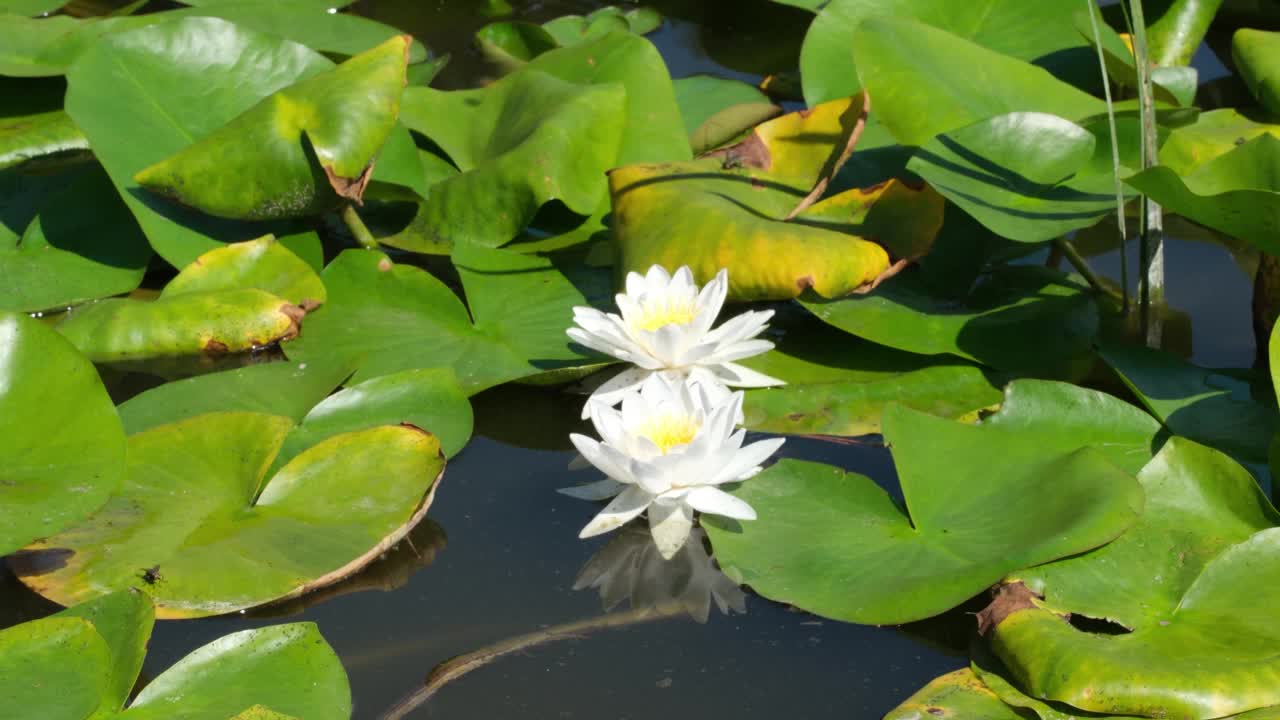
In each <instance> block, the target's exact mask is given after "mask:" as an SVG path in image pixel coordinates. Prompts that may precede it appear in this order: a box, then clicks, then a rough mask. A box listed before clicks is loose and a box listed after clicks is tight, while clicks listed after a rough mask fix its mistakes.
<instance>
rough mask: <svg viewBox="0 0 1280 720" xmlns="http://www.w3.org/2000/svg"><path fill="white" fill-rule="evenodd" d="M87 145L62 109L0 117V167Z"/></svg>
mask: <svg viewBox="0 0 1280 720" xmlns="http://www.w3.org/2000/svg"><path fill="white" fill-rule="evenodd" d="M88 149H89V141H88V140H87V139H86V138H85V136H84V133H83V132H80V128H78V127H76V124H75V123H74V122H72V121H71V116H70V115H67V113H66V112H64V111H63V110H49V111H47V112H38V113H32V114H29V115H16V116H8V117H5V118H0V170H3V169H5V168H11V167H17V166H20V165H22V164H24V163H26V162H29V161H31V160H33V159H36V158H44V157H49V156H52V155H64V154H71V153H80V152H84V151H87V150H88Z"/></svg>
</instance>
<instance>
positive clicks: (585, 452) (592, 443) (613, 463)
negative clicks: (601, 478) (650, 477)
mask: <svg viewBox="0 0 1280 720" xmlns="http://www.w3.org/2000/svg"><path fill="white" fill-rule="evenodd" d="M569 442H572V443H573V446H574V447H576V448H577V449H578V452H580V453H582V457H583V459H585V460H586V461H587V462H589V463H591V464H592V465H594V466H595V468H596V469H597V470H599V471H600V472H602V473H604V474H605V475H608V476H609V477H611V478H613V479H614V480H617V481H619V482H631V480H632V478H631V473H630V471H629V470H628V469H627V466H626V464H625V463H622V464H619V463H618V462H617V458H616V457H615V456H611V455H608V454H606V453H605V452H604V448H605V447H607V446H605V445H601V444H600V443H599V442H597V441H596V440H594V439H592V438H589V437H587V436H586V435H579V434H578V433H570V434H569Z"/></svg>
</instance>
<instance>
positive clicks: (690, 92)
mask: <svg viewBox="0 0 1280 720" xmlns="http://www.w3.org/2000/svg"><path fill="white" fill-rule="evenodd" d="M672 85H673V86H674V87H675V91H676V102H677V103H679V105H680V116H681V117H683V118H684V127H685V131H686V132H687V133H688V134H689V145H690V147H692V148H693V152H694V154H695V155H697V154H701V153H704V152H706V151H708V150H711V149H712V148H715V147H719V146H720V145H723V144H724V143H726V142H729V141H730V140H733V139H734V138H736V137H738V136H739V135H741V134H743V133H745V132H746V131H748V130H750V129H751V128H753V127H755V126H756V125H759V124H760V123H762V122H765V121H767V120H771V119H773V118H775V117H777V116H778V115H781V114H782V108H780V107H778V106H777V105H774V104H773V101H772V100H770V99H769V96H768V95H765V94H764V93H763V92H761V91H760V89H759V88H757V87H756V86H754V85H749V84H747V83H744V82H742V81H741V80H730V79H728V78H721V77H715V76H714V75H691V76H689V77H685V78H680V79H679V80H676V81H674V82H673V83H672Z"/></svg>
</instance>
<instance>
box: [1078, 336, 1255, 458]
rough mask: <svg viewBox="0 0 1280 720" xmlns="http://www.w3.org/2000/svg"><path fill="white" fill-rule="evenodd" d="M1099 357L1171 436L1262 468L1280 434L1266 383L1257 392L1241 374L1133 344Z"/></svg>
mask: <svg viewBox="0 0 1280 720" xmlns="http://www.w3.org/2000/svg"><path fill="white" fill-rule="evenodd" d="M1099 354H1100V355H1101V356H1102V359H1103V360H1105V361H1106V362H1107V364H1108V365H1110V366H1111V368H1112V369H1113V370H1115V371H1116V373H1117V374H1118V375H1120V378H1121V380H1123V381H1124V383H1125V385H1128V386H1129V389H1130V390H1132V391H1133V393H1134V394H1135V395H1137V396H1138V400H1139V401H1141V402H1142V405H1143V407H1145V408H1147V410H1148V411H1150V412H1151V414H1152V415H1155V416H1156V419H1158V420H1159V421H1160V422H1162V423H1164V425H1165V427H1167V428H1169V430H1170V431H1172V432H1173V433H1174V434H1177V435H1181V436H1183V437H1186V438H1190V439H1192V440H1195V441H1196V442H1200V443H1204V444H1206V445H1209V446H1210V447H1214V448H1217V449H1219V450H1222V451H1223V452H1225V453H1228V454H1229V455H1231V456H1232V457H1235V458H1237V459H1239V460H1241V461H1242V462H1253V463H1259V464H1266V462H1267V458H1268V455H1269V453H1270V447H1271V440H1272V438H1273V437H1274V436H1275V434H1276V431H1277V430H1278V429H1280V415H1277V413H1276V408H1275V402H1274V400H1273V397H1274V391H1273V390H1272V389H1271V384H1270V383H1269V382H1267V383H1265V385H1264V387H1265V389H1264V388H1256V389H1255V387H1253V386H1252V385H1251V383H1250V382H1249V380H1248V378H1247V377H1242V376H1241V375H1243V373H1242V372H1240V371H1236V372H1234V373H1233V374H1227V373H1225V372H1217V371H1214V370H1210V369H1206V368H1202V367H1197V366H1195V365H1192V364H1191V363H1188V362H1186V361H1184V360H1182V359H1181V358H1179V357H1177V356H1175V355H1171V354H1169V353H1166V352H1161V351H1159V350H1152V349H1149V348H1145V347H1141V346H1136V345H1106V346H1103V347H1102V348H1101V349H1100V350H1099Z"/></svg>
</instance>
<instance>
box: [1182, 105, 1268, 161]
mask: <svg viewBox="0 0 1280 720" xmlns="http://www.w3.org/2000/svg"><path fill="white" fill-rule="evenodd" d="M1277 120H1280V118H1273V117H1271V116H1268V115H1267V114H1265V113H1262V112H1259V111H1258V110H1257V109H1256V108H1254V109H1251V110H1250V109H1245V110H1239V109H1235V108H1220V109H1218V110H1210V111H1208V112H1202V113H1200V114H1199V115H1198V116H1196V120H1195V122H1193V123H1190V124H1188V125H1184V126H1182V127H1179V128H1175V129H1174V130H1172V131H1171V132H1170V133H1169V137H1168V139H1167V140H1165V142H1164V144H1163V145H1161V146H1160V164H1161V165H1163V166H1165V167H1168V168H1170V169H1171V170H1173V171H1174V172H1176V173H1177V174H1179V175H1181V176H1183V177H1187V176H1188V175H1190V174H1191V173H1192V172H1194V171H1195V170H1196V169H1197V168H1199V167H1200V166H1201V165H1203V164H1204V163H1206V162H1209V161H1210V160H1213V159H1214V158H1216V157H1218V156H1220V155H1223V154H1225V153H1227V152H1230V151H1231V150H1234V149H1236V147H1237V146H1239V145H1243V144H1245V143H1246V142H1248V141H1250V140H1252V139H1254V138H1256V137H1258V136H1259V135H1264V134H1267V133H1270V134H1271V135H1274V136H1276V137H1280V124H1278V123H1277Z"/></svg>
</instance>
